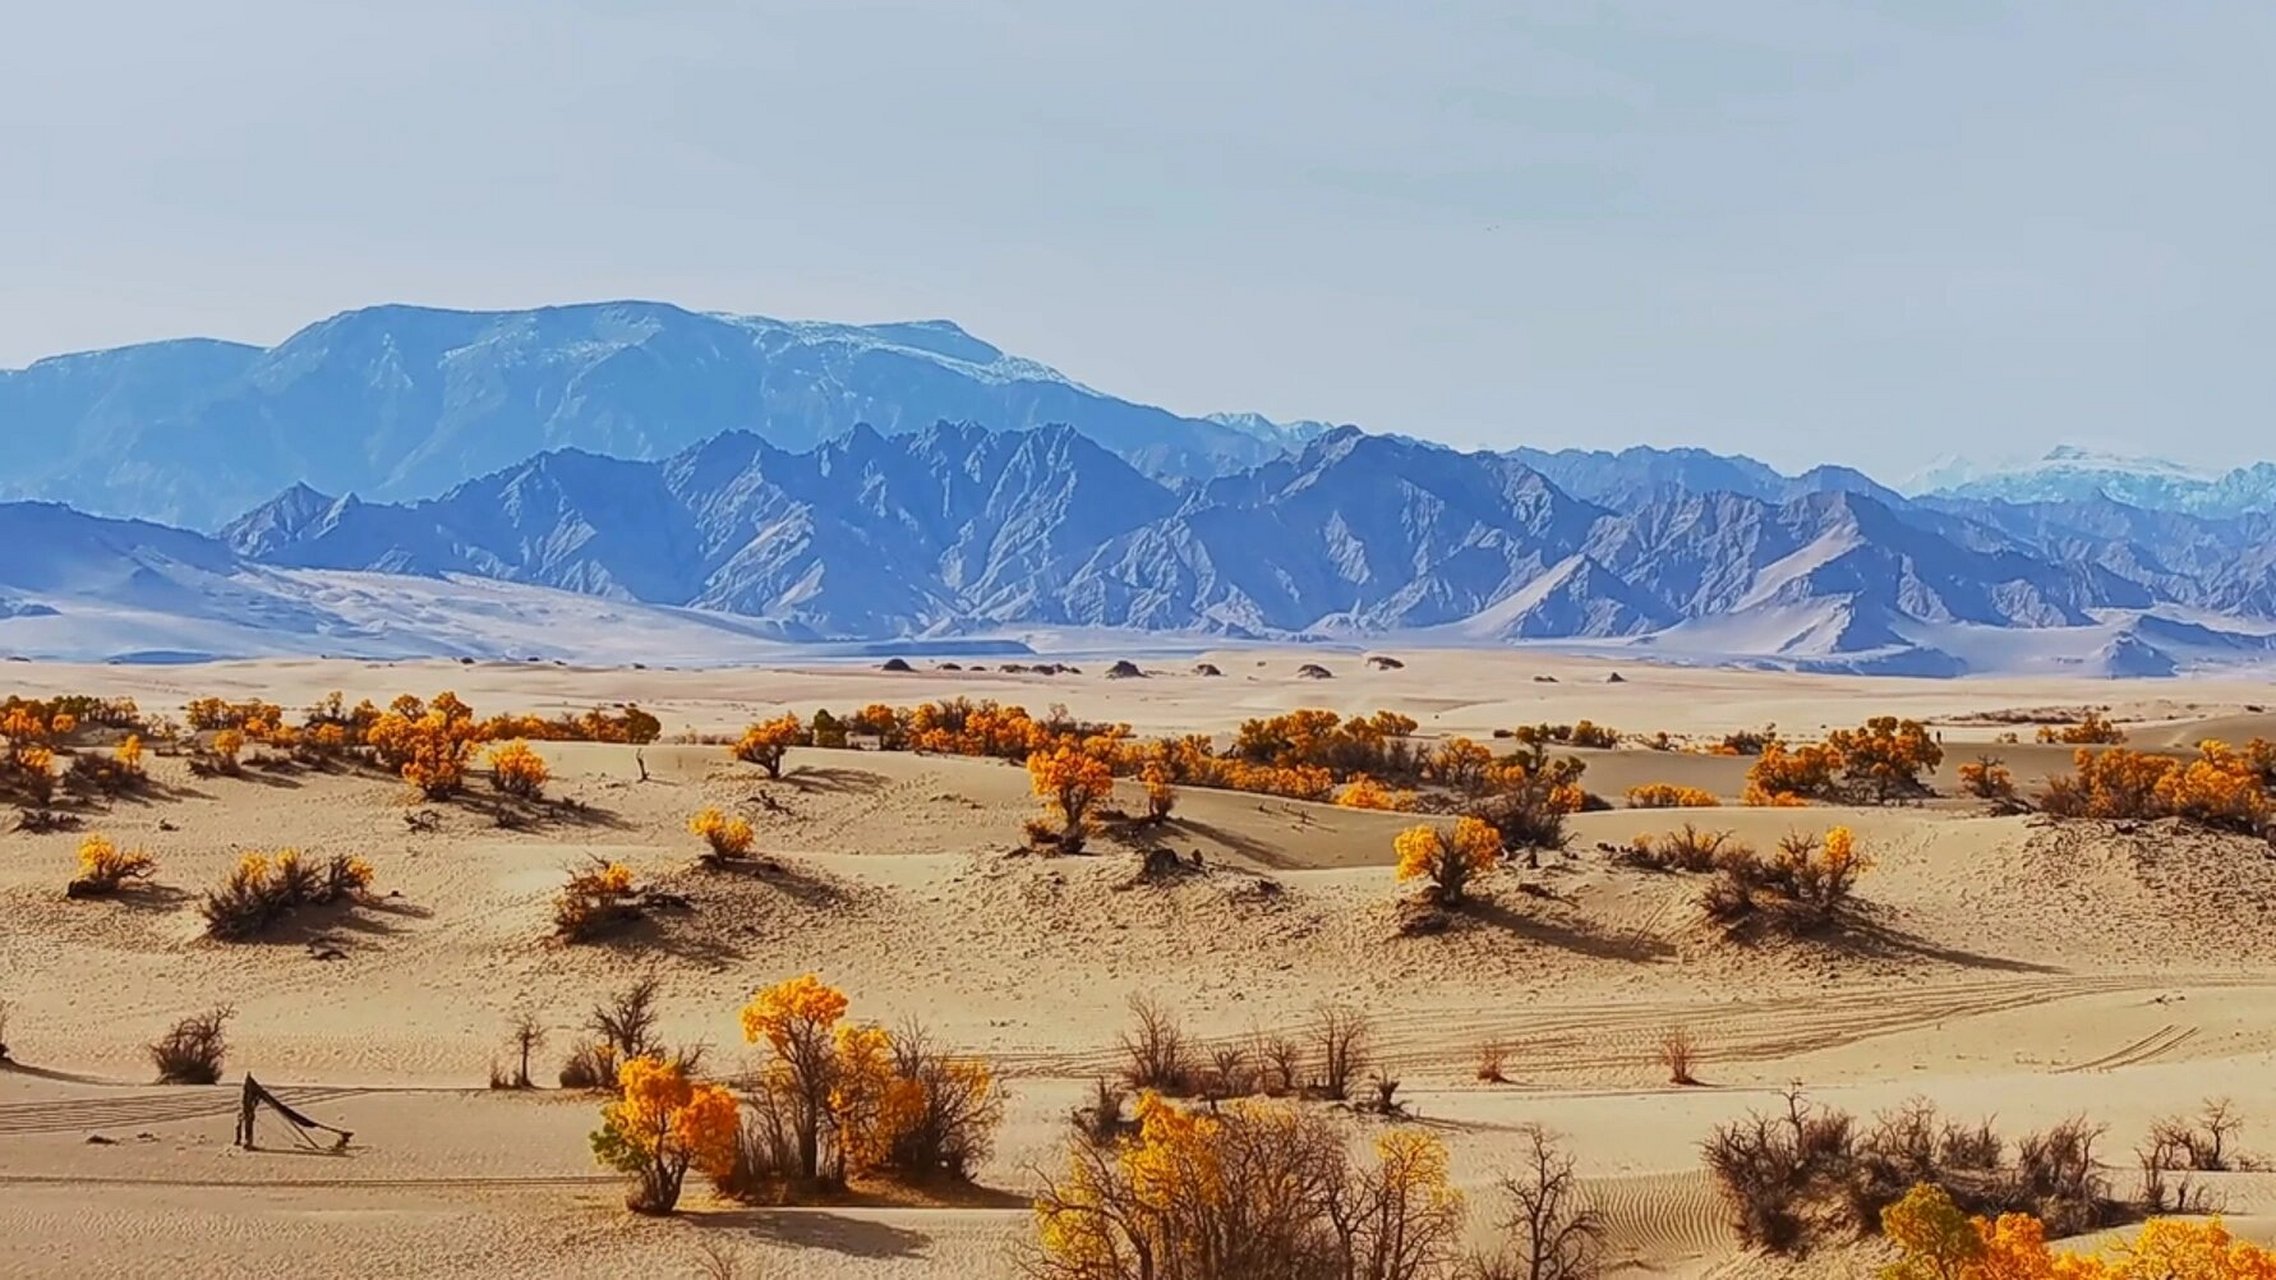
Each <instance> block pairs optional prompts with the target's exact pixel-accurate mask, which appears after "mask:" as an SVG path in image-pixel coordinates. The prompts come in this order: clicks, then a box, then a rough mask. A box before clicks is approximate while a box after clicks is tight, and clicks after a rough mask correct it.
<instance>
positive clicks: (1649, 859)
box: [1620, 822, 1742, 872]
mask: <svg viewBox="0 0 2276 1280" xmlns="http://www.w3.org/2000/svg"><path fill="white" fill-rule="evenodd" d="M1734 847H1742V846H1738V845H1737V842H1736V841H1735V840H1733V839H1732V838H1731V833H1730V832H1728V831H1702V830H1700V829H1699V828H1698V827H1696V826H1693V825H1692V824H1691V823H1688V822H1686V823H1684V824H1683V828H1682V830H1680V831H1671V832H1669V833H1667V834H1666V835H1663V836H1660V837H1659V838H1657V839H1654V838H1652V837H1651V836H1637V837H1636V838H1635V839H1634V840H1632V841H1630V842H1629V843H1628V846H1627V847H1626V848H1625V849H1622V850H1621V851H1620V858H1621V860H1622V861H1624V862H1627V863H1629V864H1630V865H1632V866H1639V867H1646V868H1649V869H1651V870H1653V871H1694V872H1696V871H1713V870H1714V869H1715V868H1716V867H1717V866H1718V865H1720V864H1721V862H1722V860H1723V857H1724V855H1725V853H1726V851H1727V850H1729V849H1731V848H1734Z"/></svg>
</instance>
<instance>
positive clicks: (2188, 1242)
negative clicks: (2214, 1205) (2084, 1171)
mask: <svg viewBox="0 0 2276 1280" xmlns="http://www.w3.org/2000/svg"><path fill="white" fill-rule="evenodd" d="M1880 1226H1881V1232H1882V1234H1883V1235H1885V1236H1887V1237H1888V1239H1889V1241H1890V1243H1892V1244H1894V1245H1895V1246H1896V1247H1897V1249H1898V1251H1899V1259H1898V1261H1897V1262H1896V1263H1895V1264H1894V1265H1892V1266H1891V1267H1889V1268H1888V1269H1887V1271H1886V1272H1885V1273H1884V1275H1885V1276H1886V1277H1887V1280H2276V1253H2272V1252H2270V1251H2269V1250H2266V1249H2263V1248H2261V1247H2260V1246H2258V1245H2255V1244H2252V1243H2250V1242H2248V1241H2242V1240H2238V1239H2237V1238H2235V1237H2234V1236H2232V1235H2231V1234H2229V1231H2228V1228H2226V1227H2225V1226H2223V1225H2222V1224H2221V1222H2220V1220H2219V1219H2218V1218H2214V1219H2209V1220H2184V1219H2179V1218H2153V1219H2151V1220H2150V1221H2148V1222H2146V1223H2144V1224H2143V1225H2142V1227H2141V1228H2140V1230H2139V1231H2137V1232H2135V1233H2134V1235H2133V1236H2132V1237H2131V1238H2130V1239H2122V1240H2119V1241H2118V1242H2116V1243H2115V1244H2113V1245H2111V1246H2109V1247H2108V1248H2106V1249H2103V1250H2101V1251H2099V1252H2096V1253H2080V1252H2076V1251H2063V1252H2058V1251H2056V1250H2055V1249H2054V1248H2053V1247H2052V1246H2050V1245H2049V1244H2048V1243H2047V1232H2046V1228H2045V1227H2044V1226H2043V1225H2042V1224H2041V1223H2040V1221H2039V1220H2038V1219H2037V1218H2034V1217H2032V1216H2030V1215H2029V1214H2024V1213H2006V1214H2001V1215H1999V1216H1998V1217H1996V1218H1993V1217H1989V1216H1985V1215H1973V1216H1971V1215H1969V1214H1968V1213H1966V1212H1965V1211H1963V1210H1962V1209H1961V1208H1960V1207H1959V1206H1958V1205H1957V1204H1955V1203H1953V1200H1952V1197H1951V1195H1950V1194H1949V1193H1947V1192H1946V1191H1945V1190H1944V1189H1943V1188H1941V1187H1938V1186H1935V1185H1933V1184H1929V1183H1922V1184H1919V1185H1917V1186H1915V1187H1913V1189H1912V1190H1911V1191H1910V1192H1908V1193H1906V1195H1905V1197H1904V1198H1903V1199H1902V1200H1899V1201H1898V1202H1897V1203H1895V1204H1893V1205H1890V1206H1889V1207H1888V1208H1887V1209H1884V1210H1883V1211H1882V1213H1881V1223H1880Z"/></svg>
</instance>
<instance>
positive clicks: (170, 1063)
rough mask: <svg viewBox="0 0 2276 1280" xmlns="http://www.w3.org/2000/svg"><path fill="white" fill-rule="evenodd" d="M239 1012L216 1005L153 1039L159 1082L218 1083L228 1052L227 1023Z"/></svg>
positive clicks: (150, 1048) (151, 1053) (178, 1023)
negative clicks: (223, 1061)
mask: <svg viewBox="0 0 2276 1280" xmlns="http://www.w3.org/2000/svg"><path fill="white" fill-rule="evenodd" d="M236 1013H237V1011H236V1010H235V1009H233V1008H231V1007H230V1006H229V1005H225V1004H224V1005H216V1006H214V1007H213V1008H211V1009H208V1010H206V1011H205V1012H204V1013H195V1014H191V1015H190V1016H189V1017H187V1018H184V1019H182V1020H181V1021H180V1022H177V1023H175V1024H174V1025H173V1027H172V1028H171V1029H169V1030H168V1031H167V1032H166V1034H165V1035H162V1036H160V1037H158V1038H157V1039H156V1040H153V1041H151V1042H150V1045H149V1052H150V1061H151V1063H152V1065H154V1066H156V1067H157V1068H158V1083H160V1084H215V1083H217V1082H219V1081H220V1079H221V1064H222V1060H223V1059H224V1058H226V1057H227V1056H228V1055H229V1035H228V1032H227V1029H226V1027H227V1024H228V1022H229V1020H230V1019H231V1018H232V1017H234V1016H236Z"/></svg>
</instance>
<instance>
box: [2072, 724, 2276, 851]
mask: <svg viewBox="0 0 2276 1280" xmlns="http://www.w3.org/2000/svg"><path fill="white" fill-rule="evenodd" d="M2071 766H2072V772H2071V773H2069V774H2067V775H2058V776H2055V777H2052V778H2049V779H2048V780H2047V785H2046V788H2045V789H2044V790H2043V791H2042V792H2041V793H2040V795H2039V807H2040V808H2041V809H2043V810H2045V811H2046V812H2047V813H2050V814H2052V815H2054V816H2056V817H2058V818H2102V819H2144V818H2185V819H2188V820H2189V821H2192V822H2201V823H2204V824H2206V825H2208V826H2215V827H2223V828H2227V829H2230V830H2234V831H2242V832H2247V833H2251V832H2257V831H2259V830H2260V829H2262V828H2263V827H2264V826H2266V825H2267V823H2268V821H2269V817H2270V801H2269V795H2268V791H2267V789H2266V787H2265V785H2264V784H2263V783H2262V780H2261V774H2260V770H2259V768H2258V767H2257V765H2256V764H2255V763H2254V762H2253V760H2252V758H2251V757H2250V756H2249V755H2247V754H2243V753H2239V752H2237V751H2236V750H2234V749H2232V748H2230V747H2229V746H2228V745H2227V744H2225V743H2222V742H2217V741H2211V740H2207V741H2205V742H2201V743H2199V744H2198V746H2197V755H2196V757H2195V758H2194V759H2189V760H2182V759H2178V758H2176V757H2173V756H2164V755H2153V754H2151V753H2149V752H2146V751H2134V750H2131V749H2129V748H2126V747H2111V748H2108V749H2105V750H2101V751H2096V750H2092V749H2090V748H2087V747H2080V748H2079V749H2078V750H2077V751H2075V752H2074V753H2072V756H2071Z"/></svg>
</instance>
